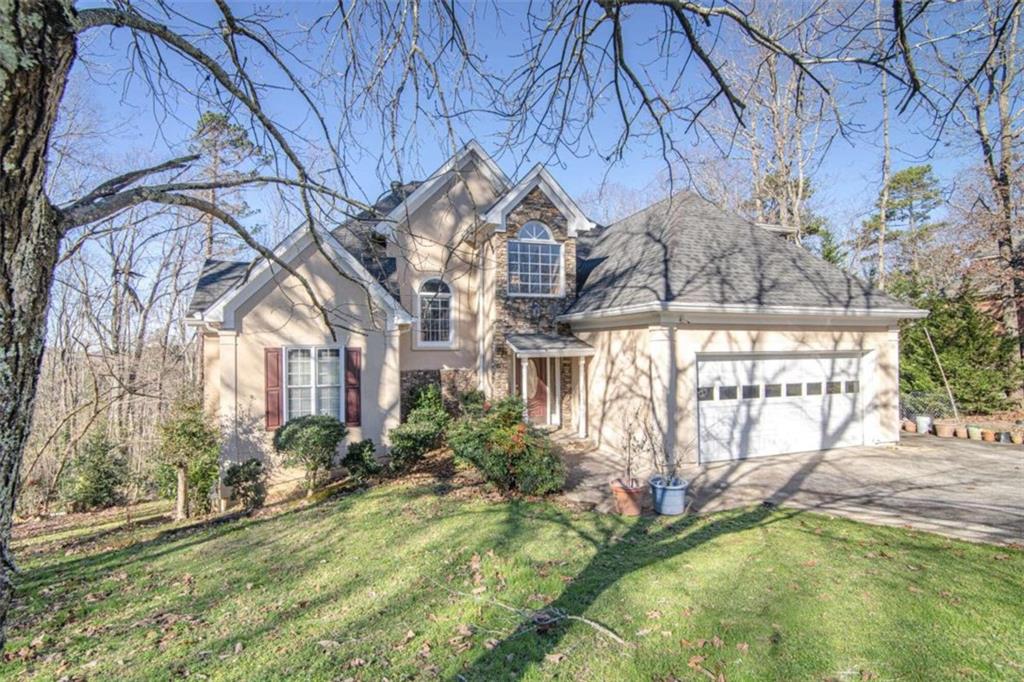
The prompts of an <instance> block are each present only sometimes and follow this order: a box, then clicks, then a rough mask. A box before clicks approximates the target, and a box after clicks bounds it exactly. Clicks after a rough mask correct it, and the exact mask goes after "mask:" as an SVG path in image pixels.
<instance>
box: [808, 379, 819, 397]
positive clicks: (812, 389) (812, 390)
mask: <svg viewBox="0 0 1024 682" xmlns="http://www.w3.org/2000/svg"><path fill="white" fill-rule="evenodd" d="M807 395H821V382H820V381H814V382H811V383H809V384H807Z"/></svg>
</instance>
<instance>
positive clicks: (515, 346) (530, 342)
mask: <svg viewBox="0 0 1024 682" xmlns="http://www.w3.org/2000/svg"><path fill="white" fill-rule="evenodd" d="M505 341H506V342H507V343H508V345H509V346H511V347H512V350H513V351H515V352H516V353H524V354H527V355H528V354H530V353H545V352H556V351H557V352H561V353H567V354H575V355H591V354H593V352H594V348H593V346H591V345H590V344H589V343H586V342H584V341H580V340H579V339H577V338H576V337H575V336H562V335H560V334H543V333H538V334H509V335H508V336H507V337H505Z"/></svg>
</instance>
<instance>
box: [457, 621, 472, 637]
mask: <svg viewBox="0 0 1024 682" xmlns="http://www.w3.org/2000/svg"><path fill="white" fill-rule="evenodd" d="M455 631H456V632H457V633H458V634H459V636H461V637H472V636H473V628H472V627H470V626H469V625H466V624H465V623H460V624H459V627H458V628H456V630H455Z"/></svg>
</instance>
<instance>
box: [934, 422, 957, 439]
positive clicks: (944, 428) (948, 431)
mask: <svg viewBox="0 0 1024 682" xmlns="http://www.w3.org/2000/svg"><path fill="white" fill-rule="evenodd" d="M954 430H955V427H954V426H953V425H952V424H936V425H935V435H936V436H938V437H939V438H952V437H953V431H954Z"/></svg>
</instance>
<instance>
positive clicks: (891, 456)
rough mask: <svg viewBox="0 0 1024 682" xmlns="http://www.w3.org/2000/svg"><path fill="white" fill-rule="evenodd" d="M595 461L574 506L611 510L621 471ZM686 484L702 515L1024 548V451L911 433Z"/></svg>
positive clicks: (711, 474) (579, 483)
mask: <svg viewBox="0 0 1024 682" xmlns="http://www.w3.org/2000/svg"><path fill="white" fill-rule="evenodd" d="M594 454H595V453H591V454H590V455H586V454H583V453H580V454H579V455H577V457H576V459H575V460H574V459H573V457H572V456H570V457H569V458H568V464H569V472H570V476H569V481H570V483H569V485H570V490H569V491H568V492H567V497H569V498H570V499H576V500H578V501H581V502H591V503H593V504H595V505H596V506H597V507H598V508H604V509H609V508H610V507H611V505H610V499H609V498H608V493H607V490H608V487H607V481H608V479H609V475H610V474H614V473H618V472H616V471H615V470H614V464H613V463H611V462H609V461H608V460H607V459H606V460H605V462H603V463H602V462H600V459H596V460H595V459H592V458H593V456H594ZM588 459H589V460H590V461H589V462H588V461H586V460H588ZM609 466H611V467H613V468H609ZM686 475H687V477H689V479H690V490H691V497H692V501H691V504H692V509H693V511H695V512H698V513H704V512H712V511H718V510H722V509H729V508H733V507H737V506H746V505H750V504H757V503H761V502H765V501H768V502H772V503H774V504H777V505H779V506H786V507H789V508H798V509H807V510H810V511H816V512H822V513H827V514H835V515H838V516H845V517H849V518H852V519H856V520H858V521H865V522H868V523H880V524H887V525H899V526H903V525H906V526H911V527H914V528H919V529H922V530H927V531H931V532H935V533H942V534H944V535H949V536H954V537H959V538H964V539H967V540H974V541H984V542H998V543H1024V448H1022V447H1021V446H1019V445H998V444H992V443H980V442H975V441H966V440H954V439H939V438H936V437H933V436H922V435H911V434H903V440H902V441H901V442H900V443H899V444H893V445H884V446H875V447H866V446H862V447H853V448H844V449H841V450H825V451H821V452H812V453H801V454H795V455H775V456H771V457H761V458H756V459H749V460H742V461H736V462H722V463H716V464H712V465H708V466H705V467H700V468H699V469H694V470H691V471H688V472H686ZM595 477H599V478H600V485H595V484H596V483H597V481H596V480H595ZM601 491H603V495H602V497H603V498H604V499H598V495H599V493H601Z"/></svg>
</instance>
